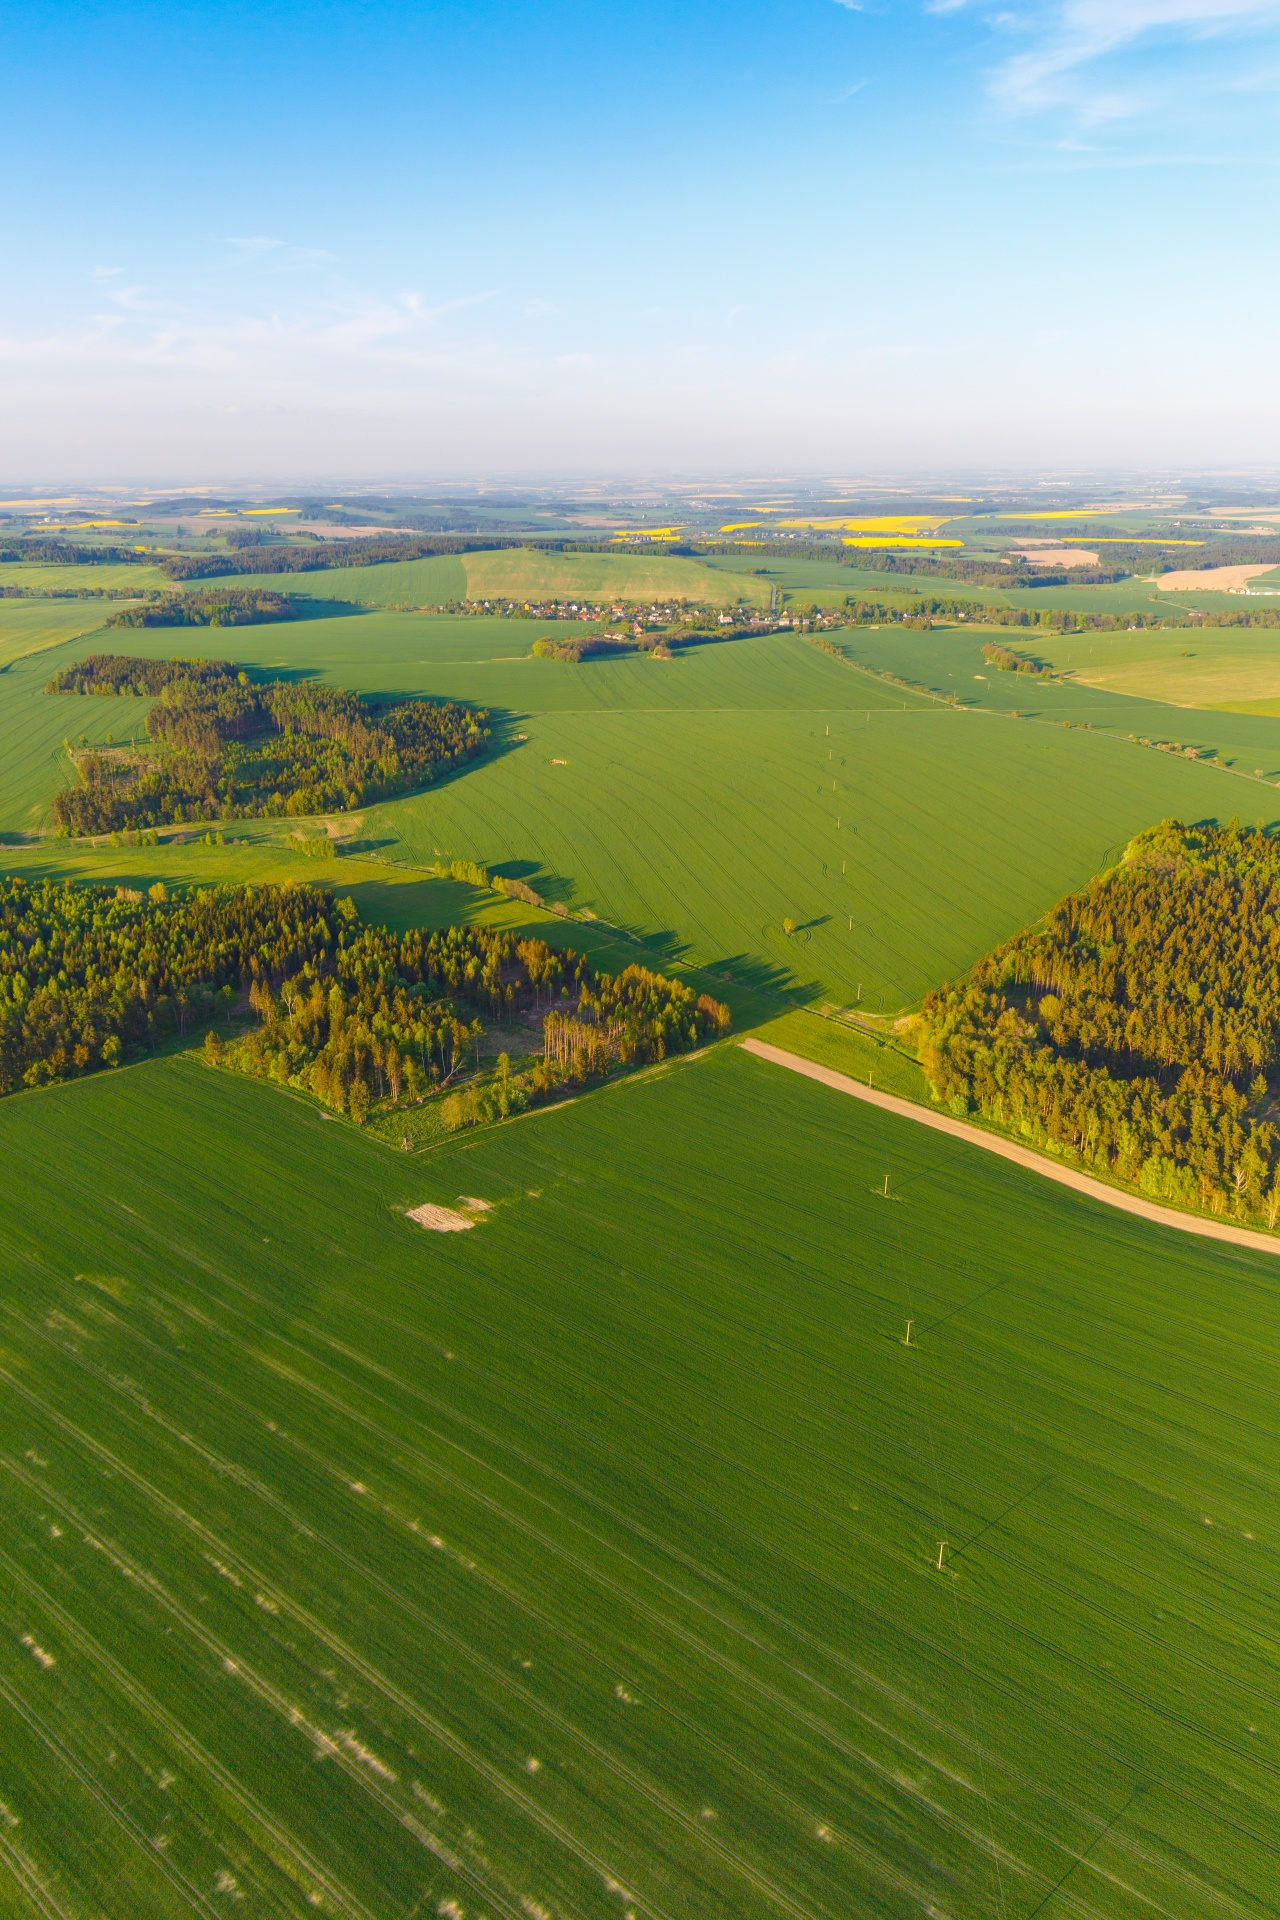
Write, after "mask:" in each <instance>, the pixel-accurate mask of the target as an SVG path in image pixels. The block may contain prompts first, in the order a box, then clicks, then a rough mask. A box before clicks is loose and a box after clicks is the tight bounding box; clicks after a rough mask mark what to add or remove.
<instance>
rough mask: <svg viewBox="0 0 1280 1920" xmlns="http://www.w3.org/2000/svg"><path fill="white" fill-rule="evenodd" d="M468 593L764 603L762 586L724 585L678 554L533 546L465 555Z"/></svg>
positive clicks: (475, 596) (482, 597)
mask: <svg viewBox="0 0 1280 1920" xmlns="http://www.w3.org/2000/svg"><path fill="white" fill-rule="evenodd" d="M464 564H465V566H466V569H467V592H468V594H469V596H470V598H471V599H473V600H486V599H512V600H533V599H555V598H559V599H561V600H563V599H568V598H571V597H573V596H574V595H577V594H581V595H583V596H584V597H585V598H586V599H588V600H591V601H602V600H609V599H614V600H647V601H651V600H678V599H685V600H689V601H695V602H702V603H704V604H705V603H708V602H709V603H711V604H713V605H714V604H720V605H723V606H731V605H733V604H734V602H735V601H737V600H738V599H739V598H740V597H741V598H742V599H744V600H746V601H747V602H748V603H749V604H751V605H753V606H765V607H767V606H768V604H769V589H768V586H767V585H765V584H764V583H763V582H762V581H759V580H755V579H751V580H741V579H739V580H733V581H730V580H726V579H724V578H721V577H717V575H716V573H715V571H714V569H713V568H711V567H708V566H707V565H706V564H705V563H704V562H703V561H701V560H689V559H684V558H682V557H681V556H680V555H678V554H653V553H609V554H599V555H597V554H590V553H540V552H538V551H537V550H536V549H534V548H532V547H521V548H514V547H508V548H506V549H503V550H500V551H494V552H490V553H469V554H467V555H465V556H464Z"/></svg>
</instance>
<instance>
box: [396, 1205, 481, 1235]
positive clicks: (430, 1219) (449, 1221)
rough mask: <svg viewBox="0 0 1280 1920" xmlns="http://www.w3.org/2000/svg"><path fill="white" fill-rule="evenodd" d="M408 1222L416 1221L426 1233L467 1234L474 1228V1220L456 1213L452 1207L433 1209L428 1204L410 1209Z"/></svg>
mask: <svg viewBox="0 0 1280 1920" xmlns="http://www.w3.org/2000/svg"><path fill="white" fill-rule="evenodd" d="M408 1217H409V1219H410V1220H416V1221H417V1223H418V1225H419V1226H420V1227H425V1228H426V1229H427V1232H428V1233H467V1232H468V1231H469V1230H470V1229H471V1228H472V1227H474V1225H475V1224H476V1223H475V1220H474V1218H472V1219H469V1218H468V1217H467V1215H466V1214H465V1213H457V1212H455V1210H454V1209H453V1208H452V1207H433V1206H432V1205H431V1204H430V1203H428V1204H427V1205H426V1206H422V1207H413V1208H411V1209H410V1212H409V1215H408Z"/></svg>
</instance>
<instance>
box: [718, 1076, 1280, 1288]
mask: <svg viewBox="0 0 1280 1920" xmlns="http://www.w3.org/2000/svg"><path fill="white" fill-rule="evenodd" d="M739 1044H740V1045H741V1046H742V1048H743V1051H744V1052H746V1053H754V1054H756V1055H757V1056H758V1058H759V1059H761V1060H771V1061H772V1062H773V1064H774V1066H776V1067H786V1068H788V1069H789V1071H790V1072H792V1073H802V1074H803V1075H804V1076H805V1078H806V1079H807V1080H818V1081H820V1082H821V1083H822V1085H823V1086H824V1087H834V1088H835V1090H836V1092H837V1093H851V1094H852V1095H853V1097H854V1099H855V1100H865V1101H866V1102H867V1104H868V1106H872V1107H882V1108H883V1109H884V1111H885V1112H886V1113H896V1114H898V1115H899V1116H900V1117H901V1118H902V1119H903V1120H914V1121H915V1122H916V1123H917V1125H919V1126H922V1127H932V1128H933V1129H934V1131H935V1132H937V1133H949V1134H951V1135H952V1137H953V1138H954V1139H956V1140H967V1141H968V1143H969V1145H970V1146H971V1147H981V1148H982V1149H983V1151H984V1152H986V1153H996V1154H999V1156H1000V1158H1001V1159H1002V1160H1013V1161H1015V1162H1016V1163H1017V1165H1018V1166H1020V1167H1030V1169H1031V1171H1032V1172H1033V1173H1039V1174H1043V1176H1044V1178H1045V1179H1046V1180H1056V1181H1057V1182H1058V1183H1059V1185H1060V1186H1064V1187H1073V1188H1074V1189H1075V1191H1076V1192H1077V1193H1087V1194H1088V1195H1089V1198H1090V1199H1091V1200H1101V1201H1102V1203H1103V1205H1104V1206H1107V1207H1118V1208H1119V1209H1120V1211H1121V1213H1136V1214H1137V1215H1138V1217H1139V1219H1142V1220H1154V1221H1155V1222H1156V1225H1157V1226H1161V1227H1174V1228H1175V1229H1176V1230H1177V1231H1178V1232H1179V1233H1197V1234H1200V1235H1201V1236H1202V1237H1203V1238H1204V1239H1206V1240H1229V1241H1231V1242H1232V1244H1233V1245H1234V1246H1237V1247H1252V1248H1253V1250H1254V1252H1255V1253H1272V1254H1280V1235H1278V1236H1276V1237H1275V1238H1273V1237H1272V1236H1271V1235H1270V1234H1269V1233H1254V1232H1252V1231H1251V1230H1250V1229H1249V1228H1248V1227H1232V1226H1228V1225H1227V1223H1226V1221H1225V1220H1205V1219H1202V1218H1200V1217H1199V1216H1198V1215H1196V1214H1193V1213H1178V1212H1176V1211H1175V1209H1174V1208H1172V1207H1160V1206H1157V1205H1156V1203H1155V1202H1154V1201H1153V1200H1140V1199H1139V1198H1138V1196H1137V1195H1136V1194H1133V1193H1123V1192H1121V1190H1120V1189H1119V1188H1118V1187H1109V1186H1108V1185H1107V1183H1106V1182H1105V1180H1095V1179H1094V1177H1093V1175H1092V1174H1088V1173H1081V1172H1080V1171H1079V1170H1078V1168H1076V1167H1067V1166H1063V1164H1062V1163H1061V1161H1058V1160H1051V1159H1049V1157H1048V1155H1047V1154H1043V1153H1037V1152H1036V1151H1035V1149H1034V1148H1032V1147H1020V1146H1018V1144H1017V1143H1016V1141H1013V1140H1004V1139H1001V1137H1000V1135H999V1134H995V1133H986V1132H984V1130H983V1129H982V1128H981V1127H974V1126H970V1125H969V1123H968V1121H966V1120H956V1119H954V1118H953V1117H952V1115H951V1114H949V1113H938V1112H937V1111H936V1110H935V1109H934V1108H932V1107H920V1106H917V1105H916V1103H915V1101H914V1100H902V1099H899V1097H898V1095H897V1094H896V1093H880V1092H878V1091H877V1089H876V1088H874V1087H864V1086H863V1084H862V1082H861V1081H860V1080H851V1079H850V1078H849V1076H848V1074H847V1073H837V1072H836V1071H835V1069H834V1068H833V1067H820V1066H819V1065H818V1064H817V1062H816V1061H814V1060H805V1059H803V1058H802V1057H801V1056H800V1055H799V1054H798V1053H788V1052H787V1051H786V1049H785V1048H784V1047H773V1046H770V1044H769V1042H768V1041H767V1040H751V1039H747V1040H743V1041H741V1042H740V1043H739Z"/></svg>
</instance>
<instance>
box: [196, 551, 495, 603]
mask: <svg viewBox="0 0 1280 1920" xmlns="http://www.w3.org/2000/svg"><path fill="white" fill-rule="evenodd" d="M210 585H216V586H226V587H266V588H268V589H269V590H270V591H271V592H273V593H287V594H289V595H290V596H291V597H293V598H296V599H303V600H330V601H335V602H341V601H350V602H352V603H354V604H356V605H360V606H367V607H401V606H405V607H419V606H426V607H435V606H440V605H441V604H442V603H443V602H445V601H449V600H465V598H466V595H467V576H466V574H465V572H464V571H463V566H462V561H461V559H460V558H459V557H458V556H457V555H455V554H449V553H446V554H439V555H436V556H433V557H432V558H430V559H427V560H390V561H387V562H386V563H385V564H384V565H382V566H376V567H325V568H323V569H321V570H320V571H319V572H317V573H249V574H243V573H239V574H228V575H226V576H225V577H224V578H222V579H219V580H216V581H212V582H211V581H208V580H193V581H191V582H190V583H189V591H190V592H192V593H202V592H204V591H206V590H207V589H208V587H209V586H210Z"/></svg>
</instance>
